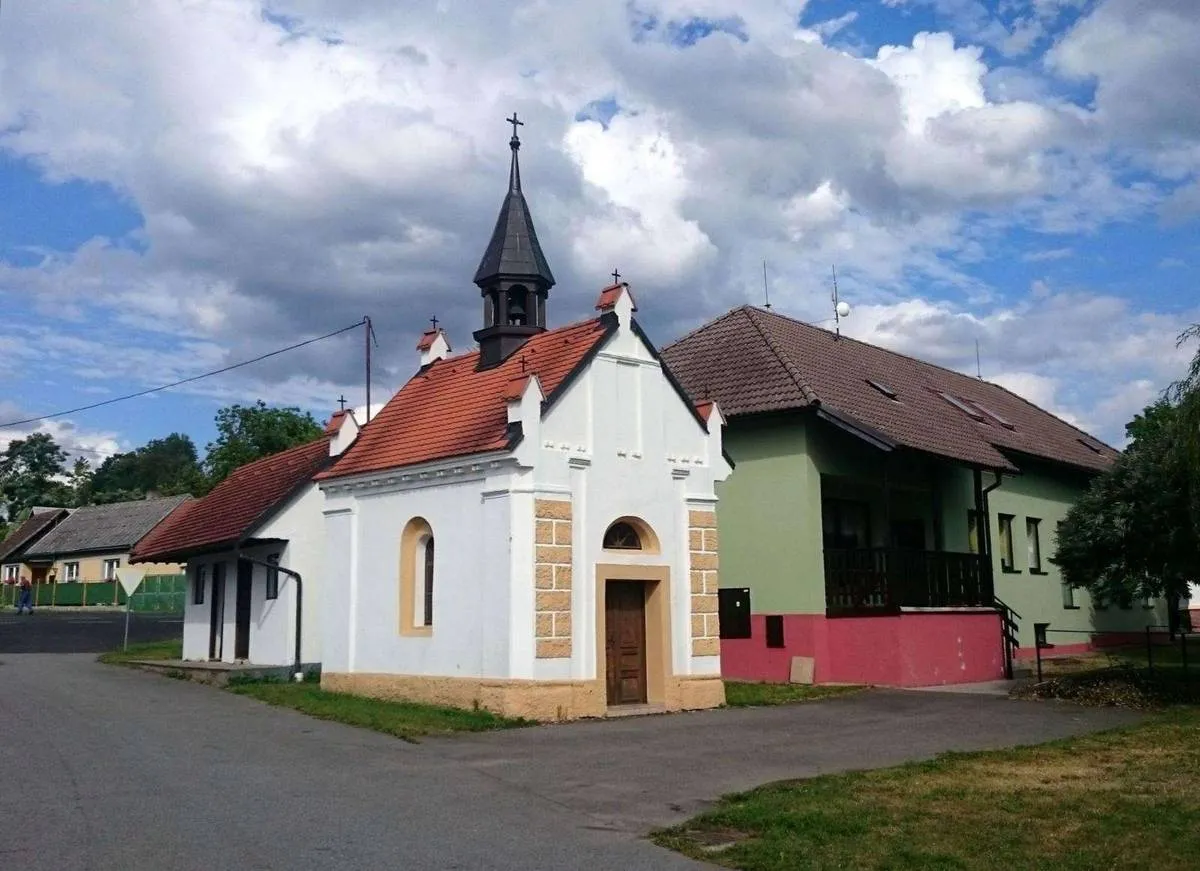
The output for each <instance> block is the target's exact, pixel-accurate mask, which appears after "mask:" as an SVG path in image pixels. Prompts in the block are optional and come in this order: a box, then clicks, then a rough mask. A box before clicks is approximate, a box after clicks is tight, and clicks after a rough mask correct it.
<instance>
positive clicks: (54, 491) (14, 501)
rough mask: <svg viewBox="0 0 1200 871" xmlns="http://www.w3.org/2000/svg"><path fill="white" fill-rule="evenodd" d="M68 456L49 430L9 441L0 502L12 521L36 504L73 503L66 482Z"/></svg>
mask: <svg viewBox="0 0 1200 871" xmlns="http://www.w3.org/2000/svg"><path fill="white" fill-rule="evenodd" d="M66 459H67V452H66V451H64V450H63V449H62V448H60V447H59V446H58V443H57V442H56V441H54V437H53V436H52V435H50V434H49V433H44V432H35V433H33V434H32V435H30V436H29V437H28V438H24V439H14V440H13V441H11V442H9V444H8V447H7V448H6V449H5V451H4V453H3V454H2V455H0V502H2V503H3V506H4V509H5V512H6V516H7V517H8V519H9V520H10V521H11V520H16V519H18V518H21V517H24V516H25V514H27V513H28V511H29V509H30V508H32V507H34V506H35V505H62V506H66V505H69V504H70V502H71V493H70V490H69V489H68V488H67V486H66V485H65V484H64V483H63V481H62V478H63V476H64V475H65V474H66V467H65V466H64V465H63V464H64V463H65V462H66Z"/></svg>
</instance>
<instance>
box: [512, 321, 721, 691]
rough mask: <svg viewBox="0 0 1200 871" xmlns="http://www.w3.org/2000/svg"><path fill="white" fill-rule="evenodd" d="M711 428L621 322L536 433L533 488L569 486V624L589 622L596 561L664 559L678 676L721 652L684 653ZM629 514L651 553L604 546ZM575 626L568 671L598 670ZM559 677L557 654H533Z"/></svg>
mask: <svg viewBox="0 0 1200 871" xmlns="http://www.w3.org/2000/svg"><path fill="white" fill-rule="evenodd" d="M714 429H715V430H716V431H715V432H713V433H711V434H710V433H709V432H708V431H707V429H706V428H705V427H704V426H703V425H702V424H701V423H700V422H699V421H697V419H696V417H695V415H693V414H692V411H691V409H690V404H689V403H687V402H686V401H685V400H684V399H683V398H682V397H680V396H679V394H678V393H677V392H676V391H675V389H674V388H673V387H672V386H671V384H670V382H669V381H668V380H667V378H666V376H665V375H664V373H663V371H662V368H661V366H660V365H659V364H658V363H657V362H656V361H655V360H654V358H653V356H652V355H651V354H650V353H649V352H648V350H647V349H646V347H645V345H644V344H643V343H642V341H641V339H640V338H638V337H637V336H636V335H635V334H633V332H632V330H630V329H629V328H628V327H625V326H622V327H621V329H620V330H619V331H618V332H617V333H616V334H615V335H614V336H613V337H612V338H611V339H610V340H609V342H608V344H607V345H606V346H605V347H604V349H603V350H602V351H601V353H599V354H598V355H597V357H596V358H595V360H594V361H593V363H592V365H591V366H590V367H589V369H588V371H587V372H586V373H584V374H583V375H582V376H581V377H580V378H578V379H577V380H576V381H575V382H574V383H573V384H572V385H571V386H570V387H569V388H568V391H567V393H566V394H565V395H564V396H562V397H561V398H560V399H559V400H558V401H557V402H556V404H555V406H554V407H553V408H552V409H551V410H550V412H549V414H547V415H546V417H545V419H544V420H543V421H542V424H541V428H540V432H539V433H538V438H539V447H540V453H539V456H538V460H537V468H536V472H535V478H536V481H535V489H536V490H537V492H538V494H539V495H541V496H547V497H553V496H555V495H559V494H564V493H566V494H571V499H572V514H573V521H574V522H573V535H572V546H573V553H572V558H573V563H574V566H573V577H574V590H573V613H572V623H573V625H574V626H575V627H589V628H590V627H592V626H594V625H595V621H596V601H597V590H596V585H595V566H596V563H598V562H605V563H618V564H619V563H630V564H640V565H666V566H669V567H670V570H671V601H670V611H671V641H672V649H673V663H672V666H673V670H674V673H675V674H677V675H694V674H719V673H720V658H719V657H693V656H692V655H691V589H690V578H689V574H688V569H689V566H688V509H689V507H690V508H692V509H695V510H711V509H713V508H715V505H716V493H715V489H714V482H715V481H716V480H721V479H723V478H724V477H726V476H727V475H728V473H729V467H728V464H727V463H726V462H725V460H724V458H723V456H722V453H721V440H720V432H719V427H714ZM627 515H632V516H635V517H638V518H640V519H642V520H643V521H645V522H646V523H647V524H649V525H650V526H651V527H652V528H653V529H654V531H655V533H656V534H657V536H658V538H659V544H660V552H659V553H658V554H646V553H620V552H611V551H610V552H604V551H603V550H602V548H601V543H602V542H603V539H604V532H605V530H606V529H607V528H608V526H609V525H610V524H611V523H612V522H613V521H614V520H616V519H617V518H619V517H622V516H627ZM594 635H595V633H594V632H581V631H580V630H579V628H577V629H576V632H575V637H574V643H573V650H572V657H571V663H570V675H571V676H572V677H575V678H577V679H589V678H594V677H595V676H596V671H597V663H598V643H599V642H598V639H596V638H595V637H594ZM534 667H535V674H536V676H538V677H542V678H551V677H560V676H563V675H560V674H559V673H558V671H557V669H558V668H559V667H560V666H558V665H557V663H556V661H554V660H540V661H537V662H536V663H535V666H534Z"/></svg>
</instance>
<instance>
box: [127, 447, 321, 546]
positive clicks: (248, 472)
mask: <svg viewBox="0 0 1200 871" xmlns="http://www.w3.org/2000/svg"><path fill="white" fill-rule="evenodd" d="M328 461H329V439H328V438H327V437H325V436H322V437H321V438H319V439H317V440H316V441H312V442H308V443H307V444H303V445H298V446H297V447H294V448H289V449H288V450H286V451H280V452H279V453H277V454H272V455H271V456H269V457H264V458H263V459H261V460H256V461H255V462H253V463H247V464H246V465H244V466H242V467H240V468H238V469H235V470H234V471H233V473H232V474H231V475H230V476H229V477H228V478H226V479H225V480H224V481H222V482H221V483H220V484H218V485H217V486H216V488H214V489H213V491H212V492H211V493H209V494H208V495H207V496H205V497H204V498H203V499H194V500H192V501H190V502H185V503H184V504H183V505H181V506H180V507H179V508H178V509H176V510H175V511H174V512H173V513H172V514H171V515H170V516H169V517H168V518H167V519H166V520H164V521H163V522H162V523H160V524H159V525H158V526H156V527H155V528H154V530H153V531H152V532H151V533H150V534H149V535H147V536H146V537H145V538H143V539H142V540H141V541H140V542H138V544H137V546H136V547H135V548H134V549H133V553H132V555H131V559H132V560H133V561H134V562H165V561H174V560H177V559H185V558H187V557H188V556H189V555H192V554H197V553H204V552H206V551H213V550H221V549H224V548H227V547H232V546H233V545H234V544H235V543H237V542H238V541H240V540H242V539H245V538H247V537H249V536H250V535H251V533H253V532H254V531H255V529H257V528H258V527H259V526H261V525H262V524H263V522H265V521H266V520H267V519H268V518H269V517H270V516H271V515H272V514H273V513H274V512H275V511H276V510H277V509H278V508H279V507H281V506H282V505H283V504H284V503H285V502H286V501H287V500H288V499H289V498H290V497H291V496H292V494H293V493H294V492H295V491H296V489H297V488H299V487H300V486H302V485H303V484H304V483H305V482H307V481H311V480H312V477H313V475H315V474H316V473H317V472H318V471H320V470H321V469H322V468H323V467H324V466H325V465H326V463H327V462H328Z"/></svg>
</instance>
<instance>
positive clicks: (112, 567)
mask: <svg viewBox="0 0 1200 871" xmlns="http://www.w3.org/2000/svg"><path fill="white" fill-rule="evenodd" d="M120 567H121V561H120V560H119V559H106V560H105V561H104V568H103V574H102V577H103V578H104V580H106V581H115V580H116V579H117V569H119V568H120Z"/></svg>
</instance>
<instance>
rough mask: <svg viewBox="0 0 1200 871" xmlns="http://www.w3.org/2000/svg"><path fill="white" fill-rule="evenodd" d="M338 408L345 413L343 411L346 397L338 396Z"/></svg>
mask: <svg viewBox="0 0 1200 871" xmlns="http://www.w3.org/2000/svg"><path fill="white" fill-rule="evenodd" d="M338 407H339V408H340V409H341V410H342V411H345V410H346V397H345V395H344V394H343V395H342V396H339V397H338Z"/></svg>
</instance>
